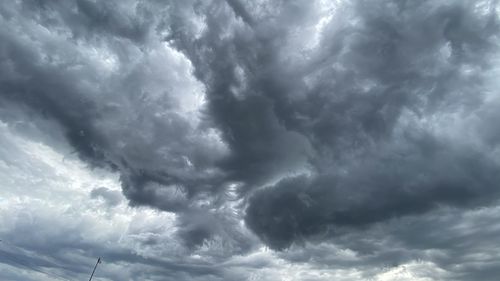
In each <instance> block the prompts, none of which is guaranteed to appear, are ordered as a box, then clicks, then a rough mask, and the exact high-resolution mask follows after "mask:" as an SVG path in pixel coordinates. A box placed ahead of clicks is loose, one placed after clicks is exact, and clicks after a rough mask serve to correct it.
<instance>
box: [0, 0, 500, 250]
mask: <svg viewBox="0 0 500 281" xmlns="http://www.w3.org/2000/svg"><path fill="white" fill-rule="evenodd" d="M323 2H324V1H238V0H228V1H194V0H192V1H182V2H173V3H160V2H159V1H132V0H130V1H106V2H99V1H97V2H92V1H87V0H72V1H66V2H64V3H55V2H47V3H45V2H43V3H42V2H40V1H23V2H22V3H16V2H12V3H4V4H2V5H1V8H0V16H1V24H2V26H5V28H1V29H0V42H2V43H0V72H1V73H2V75H1V76H2V77H1V78H0V106H1V107H2V109H3V113H2V115H0V117H1V118H2V119H3V120H4V122H7V123H12V124H13V123H15V122H18V121H19V119H23V121H28V122H33V123H35V124H39V123H36V122H37V121H30V120H34V119H37V118H43V119H46V120H50V122H53V123H54V125H53V126H51V127H50V128H57V129H58V130H59V134H62V135H63V136H64V137H65V139H66V141H67V142H68V143H69V145H70V146H71V147H72V149H74V153H75V154H76V155H78V156H79V157H80V159H82V160H83V161H85V162H86V163H88V164H89V165H90V166H92V167H99V168H104V169H108V170H111V171H114V172H116V173H118V174H119V177H120V182H121V185H122V191H123V194H124V195H125V197H126V198H127V199H128V200H129V202H130V204H131V205H133V206H150V207H153V208H156V209H159V210H162V211H168V212H173V213H176V214H177V216H178V217H177V225H176V226H177V227H178V232H177V234H176V235H177V236H178V237H179V238H180V239H181V240H182V241H183V243H184V245H185V246H186V248H188V249H196V248H199V247H203V246H204V245H205V246H206V245H208V244H209V243H210V241H214V240H216V239H222V240H224V245H225V247H227V248H228V249H229V250H228V252H227V253H228V255H232V254H237V253H238V254H241V253H244V252H245V251H249V250H250V249H252V248H253V247H256V246H255V245H256V243H257V242H256V241H254V240H252V239H250V238H249V237H250V235H249V234H248V233H246V231H247V229H246V228H248V229H249V230H251V231H252V232H253V233H254V234H255V235H256V236H257V237H259V238H260V240H261V241H262V242H263V243H264V244H266V245H267V246H269V247H270V248H272V249H275V250H282V249H285V248H290V247H291V246H292V245H294V243H295V244H301V243H304V242H307V241H313V242H317V243H321V241H335V239H336V238H337V239H339V240H338V241H343V239H345V237H344V236H342V234H343V233H346V231H347V232H352V233H356V232H362V231H364V230H366V229H367V228H369V227H370V226H372V225H375V224H377V223H390V222H391V220H393V219H397V218H401V217H414V216H417V217H418V216H422V215H425V214H429V213H432V212H436V211H438V210H441V209H442V208H443V207H451V208H457V209H471V208H475V207H481V206H489V205H490V204H492V203H494V202H496V200H498V199H499V196H500V194H499V190H500V186H499V182H500V181H499V180H500V178H499V177H500V176H499V175H500V173H499V168H500V163H499V162H498V157H497V156H498V153H499V150H498V144H499V140H500V137H499V136H500V130H499V129H498V128H497V127H496V124H497V123H498V121H499V118H500V115H499V114H498V113H497V112H498V105H499V104H500V103H499V102H500V99H499V98H500V95H499V94H498V91H497V89H496V84H495V81H494V79H493V78H494V76H495V73H498V70H497V67H498V66H497V63H498V58H499V57H498V43H499V38H498V34H499V27H500V26H499V22H498V11H497V10H498V8H497V4H496V2H495V1H453V2H450V1H430V0H429V1H427V0H426V1H418V2H415V1H394V0H379V1H365V0H357V1H336V2H335V3H333V2H332V3H330V4H328V3H323ZM10 111H16V112H18V111H21V112H24V113H25V114H24V115H23V116H22V117H19V115H16V114H7V113H6V112H10ZM91 196H92V197H95V198H98V197H99V198H103V199H104V200H106V202H107V204H108V205H110V206H114V205H117V204H119V203H120V199H117V198H119V197H117V196H115V194H112V193H110V192H109V191H108V190H106V189H104V188H99V189H95V190H93V191H92V193H91ZM241 221H244V222H245V224H244V225H243V224H242V223H241ZM332 239H333V240H332ZM403 240H404V239H403ZM342 243H343V242H342ZM344 244H348V243H344Z"/></svg>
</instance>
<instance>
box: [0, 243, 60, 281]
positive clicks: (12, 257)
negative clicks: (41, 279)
mask: <svg viewBox="0 0 500 281" xmlns="http://www.w3.org/2000/svg"><path fill="white" fill-rule="evenodd" d="M0 242H2V243H6V241H4V240H0ZM7 244H9V245H11V246H14V247H16V248H19V247H17V246H16V245H13V244H11V243H7ZM3 252H4V253H5V254H9V255H10V259H9V260H10V261H12V262H13V263H15V264H17V265H20V266H22V267H25V268H27V269H29V270H33V271H36V272H38V273H42V274H45V275H48V276H51V277H55V278H57V279H59V280H64V281H68V279H66V277H63V276H61V275H59V274H55V273H50V272H47V271H44V270H41V269H40V268H38V267H34V266H33V265H30V264H29V263H27V262H26V261H23V260H22V259H20V258H19V255H16V254H13V253H11V252H9V251H3ZM6 264H8V263H6Z"/></svg>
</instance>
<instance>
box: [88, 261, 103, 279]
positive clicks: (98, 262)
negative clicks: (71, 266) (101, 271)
mask: <svg viewBox="0 0 500 281" xmlns="http://www.w3.org/2000/svg"><path fill="white" fill-rule="evenodd" d="M100 263H101V258H98V259H97V262H96V263H95V266H94V270H92V274H91V275H90V278H89V281H92V276H94V272H95V269H96V268H97V265H98V264H100Z"/></svg>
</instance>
